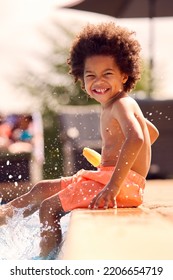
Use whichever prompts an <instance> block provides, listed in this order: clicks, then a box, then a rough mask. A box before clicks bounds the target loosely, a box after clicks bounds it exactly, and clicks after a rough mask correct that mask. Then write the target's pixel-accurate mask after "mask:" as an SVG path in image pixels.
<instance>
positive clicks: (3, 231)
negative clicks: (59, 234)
mask: <svg viewBox="0 0 173 280" xmlns="http://www.w3.org/2000/svg"><path fill="white" fill-rule="evenodd" d="M68 221H69V215H66V216H65V217H63V218H62V219H61V225H62V231H63V234H64V233H65V232H66V230H67V226H68ZM39 225H40V223H39V216H38V211H37V212H35V213H34V214H33V215H31V216H29V217H27V218H23V215H22V210H20V211H19V212H18V213H17V215H15V217H13V218H10V219H9V220H8V223H7V225H3V226H1V227H0V248H1V249H0V260H31V259H32V257H34V256H38V255H39V242H40V228H39Z"/></svg>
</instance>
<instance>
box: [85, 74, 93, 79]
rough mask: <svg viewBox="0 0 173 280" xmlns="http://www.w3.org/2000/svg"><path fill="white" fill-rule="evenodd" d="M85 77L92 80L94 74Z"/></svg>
mask: <svg viewBox="0 0 173 280" xmlns="http://www.w3.org/2000/svg"><path fill="white" fill-rule="evenodd" d="M85 77H86V78H92V77H94V75H93V74H87V75H86V76H85Z"/></svg>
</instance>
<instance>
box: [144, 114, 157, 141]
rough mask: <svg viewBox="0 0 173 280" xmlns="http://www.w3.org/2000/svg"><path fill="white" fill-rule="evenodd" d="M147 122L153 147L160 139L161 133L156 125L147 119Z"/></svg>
mask: <svg viewBox="0 0 173 280" xmlns="http://www.w3.org/2000/svg"><path fill="white" fill-rule="evenodd" d="M145 121H146V125H147V128H148V131H149V135H150V141H151V145H152V144H153V143H154V142H155V141H156V140H157V138H158V137H159V131H158V129H157V128H156V127H155V125H154V124H152V123H151V122H150V121H149V120H147V119H145Z"/></svg>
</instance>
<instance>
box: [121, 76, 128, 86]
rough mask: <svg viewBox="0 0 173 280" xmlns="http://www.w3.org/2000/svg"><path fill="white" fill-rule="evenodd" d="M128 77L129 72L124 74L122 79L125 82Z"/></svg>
mask: <svg viewBox="0 0 173 280" xmlns="http://www.w3.org/2000/svg"><path fill="white" fill-rule="evenodd" d="M128 78H129V76H128V75H127V74H123V79H122V82H123V84H125V83H126V82H127V80H128Z"/></svg>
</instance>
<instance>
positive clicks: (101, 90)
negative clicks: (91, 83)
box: [95, 89, 106, 93]
mask: <svg viewBox="0 0 173 280" xmlns="http://www.w3.org/2000/svg"><path fill="white" fill-rule="evenodd" d="M95 91H97V92H101V93H103V92H105V91H106V89H95Z"/></svg>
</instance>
